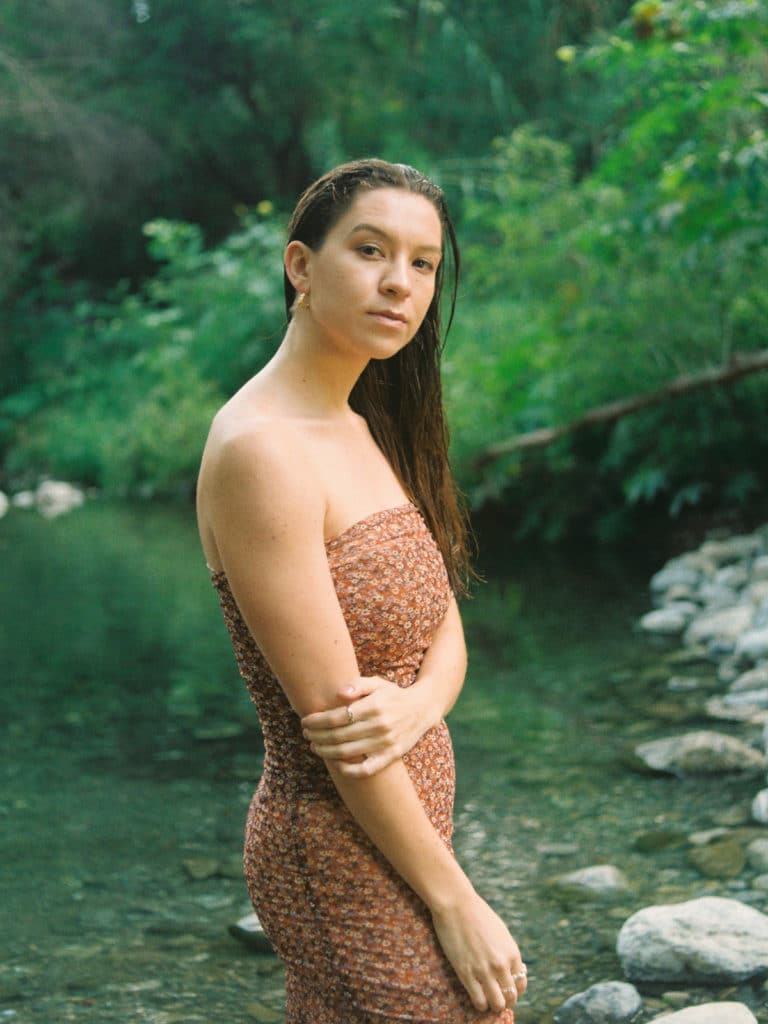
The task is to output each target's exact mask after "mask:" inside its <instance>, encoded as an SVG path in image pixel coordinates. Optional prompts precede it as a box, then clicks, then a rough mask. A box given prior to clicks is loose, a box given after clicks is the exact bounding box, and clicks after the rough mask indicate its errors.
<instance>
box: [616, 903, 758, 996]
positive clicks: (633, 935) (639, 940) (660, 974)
mask: <svg viewBox="0 0 768 1024" xmlns="http://www.w3.org/2000/svg"><path fill="white" fill-rule="evenodd" d="M616 951H617V953H618V955H619V959H620V960H621V963H622V967H623V968H624V973H625V974H626V976H627V977H628V978H629V979H630V980H633V981H658V982H683V983H684V984H690V983H693V984H702V985H713V984H719V983H721V982H738V981H744V980H746V979H747V978H752V977H754V976H755V975H757V974H761V973H762V972H764V971H765V970H767V969H768V917H766V916H765V914H761V913H760V912H759V911H758V910H755V909H754V907H748V906H745V905H744V904H743V903H740V902H739V901H738V900H731V899H723V898H721V897H718V896H704V897H702V898H701V899H695V900H689V901H687V902H685V903H677V904H670V905H666V906H652V907H645V908H644V909H643V910H640V911H638V912H637V913H636V914H633V915H632V917H630V918H629V919H628V920H627V921H625V923H624V925H623V926H622V928H621V931H620V932H619V938H618V942H617V945H616Z"/></svg>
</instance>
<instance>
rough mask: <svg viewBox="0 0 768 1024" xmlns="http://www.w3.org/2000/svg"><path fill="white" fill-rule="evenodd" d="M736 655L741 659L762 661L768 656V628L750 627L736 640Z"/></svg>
mask: <svg viewBox="0 0 768 1024" xmlns="http://www.w3.org/2000/svg"><path fill="white" fill-rule="evenodd" d="M733 653H734V655H735V657H736V658H738V659H739V660H740V661H752V662H756V661H761V660H762V659H763V658H768V628H764V629H749V630H747V631H746V632H744V633H742V635H741V636H740V637H739V638H738V640H737V641H736V648H735V650H734V652H733Z"/></svg>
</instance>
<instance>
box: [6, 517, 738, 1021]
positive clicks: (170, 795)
mask: <svg viewBox="0 0 768 1024" xmlns="http://www.w3.org/2000/svg"><path fill="white" fill-rule="evenodd" d="M0 555H1V556H2V565H3V570H4V571H3V577H4V579H3V587H2V590H1V591H0V594H1V596H0V615H1V620H2V634H0V653H1V654H2V663H3V666H4V673H3V677H4V678H3V687H2V690H1V691H0V702H2V719H1V721H2V730H3V733H4V736H3V751H4V759H3V770H2V793H1V794H0V815H2V820H3V826H4V827H3V829H2V838H1V840H0V842H1V843H2V848H1V850H0V876H1V881H0V884H1V887H2V904H3V911H4V914H5V924H4V927H3V929H2V933H0V1021H4V1020H13V1021H18V1022H26V1021H35V1022H41V1024H42V1022H45V1024H49V1022H54V1021H55V1022H60V1021H91V1022H98V1024H108V1022H113V1021H114V1022H121V1024H122V1022H127V1021H148V1022H153V1024H173V1022H183V1024H194V1022H206V1024H213V1022H217V1024H218V1022H222V1024H223V1022H225V1021H226V1022H227V1024H253V1022H254V1021H265V1022H268V1021H270V1020H272V1021H281V1020H282V1013H281V1009H282V1002H281V1000H282V978H281V971H280V968H279V966H278V965H277V963H276V961H275V960H274V959H273V958H271V957H264V956H259V955H257V954H255V953H253V952H252V951H251V950H249V949H248V948H246V947H244V946H242V945H241V944H240V943H238V942H237V941H236V940H235V939H234V938H232V937H231V936H230V935H229V934H228V931H227V927H228V925H229V924H230V923H231V922H232V921H234V920H235V919H237V918H238V917H239V916H241V915H242V914H243V913H245V912H247V910H248V906H247V898H246V894H245V888H244V884H243V882H242V879H241V877H240V866H239V862H240V846H241V838H242V829H243V822H244V817H245V811H246V807H247V804H248V802H249V800H250V797H251V793H252V791H253V788H254V785H255V782H256V781H257V779H258V775H259V769H260V764H261V741H260V735H259V731H258V727H257V723H256V718H255V712H254V711H253V709H252V707H251V705H250V704H249V702H248V700H247V698H246V695H245V689H244V686H243V685H242V683H241V682H240V680H239V678H238V676H237V673H236V670H235V667H234V662H233V659H232V654H231V649H230V647H229V642H228V638H227V635H226V632H225V630H224V626H223V624H222V622H221V618H220V614H219V610H218V605H217V602H216V598H215V594H214V592H213V590H212V588H211V587H210V583H209V581H208V578H207V575H206V571H205V568H204V565H203V562H202V557H201V554H200V551H199V548H198V543H197V538H196V534H195V529H194V524H193V521H192V516H191V512H190V510H189V509H186V508H179V507H171V508H168V507H163V506H158V505H152V504H109V503H106V502H101V501H92V502H90V503H88V504H87V505H86V506H85V507H83V508H81V509H79V510H76V511H74V512H72V513H71V514H69V515H67V516H63V517H61V518H59V519H56V520H52V521H45V520H43V519H42V518H40V517H39V516H38V515H37V514H36V513H34V512H27V511H21V510H15V509H14V510H11V512H10V513H9V514H8V516H7V517H6V518H5V519H4V520H2V522H0ZM486 561H487V562H489V563H492V564H493V568H492V569H489V570H488V582H487V583H486V584H485V585H484V586H483V587H481V588H480V590H479V592H478V596H477V597H476V598H474V599H473V600H472V601H470V602H467V603H466V604H465V607H464V612H463V614H464V617H465V623H466V628H467V635H468V641H469V647H470V673H469V678H468V682H467V684H466V687H465V691H464V694H463V695H462V698H461V700H460V702H459V705H458V706H457V708H456V709H455V711H454V712H453V714H452V715H451V717H450V720H449V724H450V726H451V731H452V734H453V737H454V742H455V746H456V756H457V770H458V778H459V788H458V794H457V806H456V821H457V843H456V845H457V851H458V854H459V857H460V859H461V860H462V862H463V863H464V864H465V866H466V868H467V869H468V871H469V873H470V875H471V876H472V877H473V879H474V880H475V882H476V884H477V887H478V888H479V890H480V891H481V892H482V893H483V894H484V895H485V896H486V897H487V898H488V899H489V900H490V902H492V903H493V904H494V906H496V908H497V909H498V910H499V911H500V912H501V914H502V916H504V917H505V919H506V920H507V922H508V923H509V924H510V926H511V928H512V931H513V933H514V934H515V935H516V937H517V938H518V941H519V943H520V945H521V947H522V949H523V953H524V956H525V958H526V960H527V962H528V964H529V969H530V977H531V984H530V991H529V995H528V997H527V998H526V1000H525V1001H524V1002H523V1003H521V1006H520V1008H519V1011H518V1021H519V1024H548V1022H551V1021H552V1019H553V1013H554V1010H555V1008H556V1007H557V1006H558V1005H559V1004H560V1003H561V1002H562V1001H563V1000H564V999H565V998H566V997H567V996H569V995H571V994H572V993H574V992H577V991H580V990H582V989H584V988H586V987H587V986H589V985H591V984H593V983H594V982H596V981H601V980H608V979H618V978H620V977H621V971H620V967H619V964H618V961H617V959H616V956H615V952H614V947H615V939H616V934H617V931H618V928H619V927H620V925H621V922H622V921H623V920H624V919H625V918H626V917H627V916H628V915H629V914H630V913H631V912H633V911H634V910H636V909H639V908H640V907H642V906H644V905H646V904H648V903H651V902H663V901H665V900H667V899H669V900H674V899H683V898H690V897H693V896H696V895H703V894H705V893H711V892H717V893H718V894H725V892H727V889H728V886H729V885H734V886H737V885H738V882H734V883H723V882H718V883H714V882H711V881H708V880H706V879H703V878H702V877H701V876H699V875H697V874H696V872H695V871H693V869H692V868H691V867H690V866H689V865H688V862H687V860H686V857H685V853H684V851H683V850H681V849H680V848H675V847H674V846H673V847H671V848H668V849H665V850H661V851H657V852H654V853H647V852H642V851H641V850H640V849H638V848H637V846H636V839H637V837H638V835H639V834H642V833H645V832H649V831H653V830H660V829H666V830H669V831H672V832H674V831H675V830H678V829H679V830H681V831H682V832H688V831H691V830H693V829H696V828H707V827H710V826H711V825H712V823H713V821H714V820H716V819H717V815H718V814H720V813H722V812H723V811H725V810H726V809H728V808H731V807H733V805H734V804H743V803H745V802H746V801H748V799H749V796H750V794H751V793H752V791H753V789H754V784H753V782H749V781H739V780H718V782H717V783H716V784H713V783H712V782H711V781H707V780H695V779H689V780H678V779H671V778H660V777H651V776H647V775H641V774H638V773H637V772H636V771H634V770H633V769H632V768H631V767H630V766H629V763H628V761H627V758H626V752H627V750H628V749H630V747H631V745H632V744H633V742H636V741H637V740H638V739H641V738H647V737H654V736H659V735H664V734H665V733H667V732H669V731H673V730H674V729H678V728H679V727H680V726H681V724H682V723H686V722H690V721H696V719H697V712H696V711H695V710H691V708H690V707H688V706H686V704H685V703H684V701H683V699H682V698H680V699H678V698H677V697H674V698H673V697H671V696H670V695H669V694H668V693H667V691H666V688H665V682H666V678H665V673H664V671H663V670H662V669H661V668H660V663H659V659H660V653H659V651H658V650H654V649H653V648H652V647H651V646H650V644H649V641H648V640H647V639H644V638H642V637H640V636H639V635H638V634H637V633H636V632H635V630H634V623H635V622H636V620H637V617H638V616H639V615H640V614H641V613H642V612H643V611H645V610H646V609H647V607H648V597H647V579H648V576H649V575H650V573H651V572H652V571H653V570H654V569H655V568H656V567H657V566H656V565H655V564H652V563H651V559H650V557H648V556H646V557H643V556H642V555H640V556H637V557H634V558H632V559H629V558H627V557H626V556H622V557H619V556H616V555H614V556H603V557H601V558H596V557H594V556H590V555H589V554H588V553H585V552H583V551H581V552H571V553H569V554H564V553H563V552H562V551H559V552H546V553H543V552H541V551H536V552H534V551H527V552H526V551H515V550H512V551H511V552H510V551H507V552H506V554H505V557H504V563H505V565H504V567H502V566H501V564H500V559H493V558H492V557H491V556H490V555H488V554H486ZM668 674H669V673H667V675H668ZM597 863H612V864H616V865H617V866H618V867H620V868H621V869H622V870H623V871H624V872H625V874H626V875H627V877H628V879H629V881H630V890H629V892H628V894H627V895H626V896H625V897H623V898H622V899H621V900H620V901H619V902H613V903H611V904H608V905H598V906H596V905H595V904H594V903H580V902H575V903H574V902H571V903H566V902H563V900H562V898H557V897H556V896H555V895H554V893H553V890H552V889H551V888H550V887H549V886H548V884H547V882H548V880H549V879H550V878H551V877H552V876H554V875H557V874H560V873H563V872H566V871H570V870H574V869H576V868H580V867H585V866H587V865H591V864H597ZM190 870H191V871H192V873H193V874H198V875H201V876H203V877H201V878H198V879H197V880H195V879H194V878H192V877H190Z"/></svg>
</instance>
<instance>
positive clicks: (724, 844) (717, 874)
mask: <svg viewBox="0 0 768 1024" xmlns="http://www.w3.org/2000/svg"><path fill="white" fill-rule="evenodd" d="M688 860H689V861H690V862H691V864H693V866H694V867H695V868H696V870H697V871H700V872H701V874H702V875H706V876H707V878H735V877H736V876H737V875H740V874H741V872H742V871H743V870H744V868H745V866H746V863H747V855H746V853H745V852H744V848H743V847H742V846H741V845H740V844H739V843H736V842H734V841H733V840H732V839H723V840H719V841H716V842H714V843H708V844H707V845H706V846H695V847H694V848H693V849H692V850H690V851H689V853H688Z"/></svg>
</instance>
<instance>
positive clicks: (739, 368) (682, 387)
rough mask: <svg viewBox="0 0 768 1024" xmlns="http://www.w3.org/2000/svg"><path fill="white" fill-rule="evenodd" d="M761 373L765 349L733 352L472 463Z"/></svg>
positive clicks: (504, 444) (501, 445)
mask: <svg viewBox="0 0 768 1024" xmlns="http://www.w3.org/2000/svg"><path fill="white" fill-rule="evenodd" d="M764 370H768V349H763V350H761V351H759V352H734V353H733V355H732V356H731V358H730V359H729V361H728V362H727V363H726V364H725V365H723V366H718V367H712V368H711V369H708V370H702V371H701V372H700V373H692V374H683V375H682V376H680V377H675V379H674V380H671V381H669V382H668V383H666V384H664V385H663V386H662V387H660V388H658V389H657V390H656V391H649V392H647V393H646V394H642V395H631V396H630V397H629V398H621V399H618V400H617V401H615V402H609V403H608V404H607V405H601V406H598V407H597V408H596V409H590V410H589V411H588V412H585V413H584V414H583V415H582V416H579V417H578V418H577V419H575V420H572V421H571V422H570V423H566V424H564V425H562V426H559V427H543V428H542V429H541V430H531V431H529V432H528V433H526V434H517V435H516V436H515V437H510V438H508V439H507V440H505V441H498V442H497V443H496V444H492V445H489V446H488V448H485V449H484V450H483V451H481V452H480V454H479V455H478V456H477V457H476V458H475V459H474V465H475V467H476V468H478V469H479V468H482V467H483V466H486V465H488V463H490V462H494V461H495V460H496V459H500V458H501V457H502V456H504V455H511V454H512V453H513V452H520V451H525V450H527V449H529V448H541V447H544V446H545V445H548V444H552V442H553V441H557V440H559V439H560V438H561V437H565V436H566V435H568V434H574V433H576V432H577V431H579V430H583V429H584V428H585V427H589V426H592V425H594V424H605V423H615V422H616V421H617V420H620V419H622V418H623V417H624V416H629V415H630V414H631V413H634V412H638V410H640V409H646V408H648V407H649V406H652V405H661V403H662V402H667V401H670V400H672V399H674V398H682V397H683V396H684V395H689V394H691V393H692V392H694V391H701V390H703V389H704V388H711V387H716V386H717V385H722V384H732V383H733V382H734V381H737V380H740V379H741V378H742V377H747V376H749V375H750V374H752V373H760V372H762V371H764Z"/></svg>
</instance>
